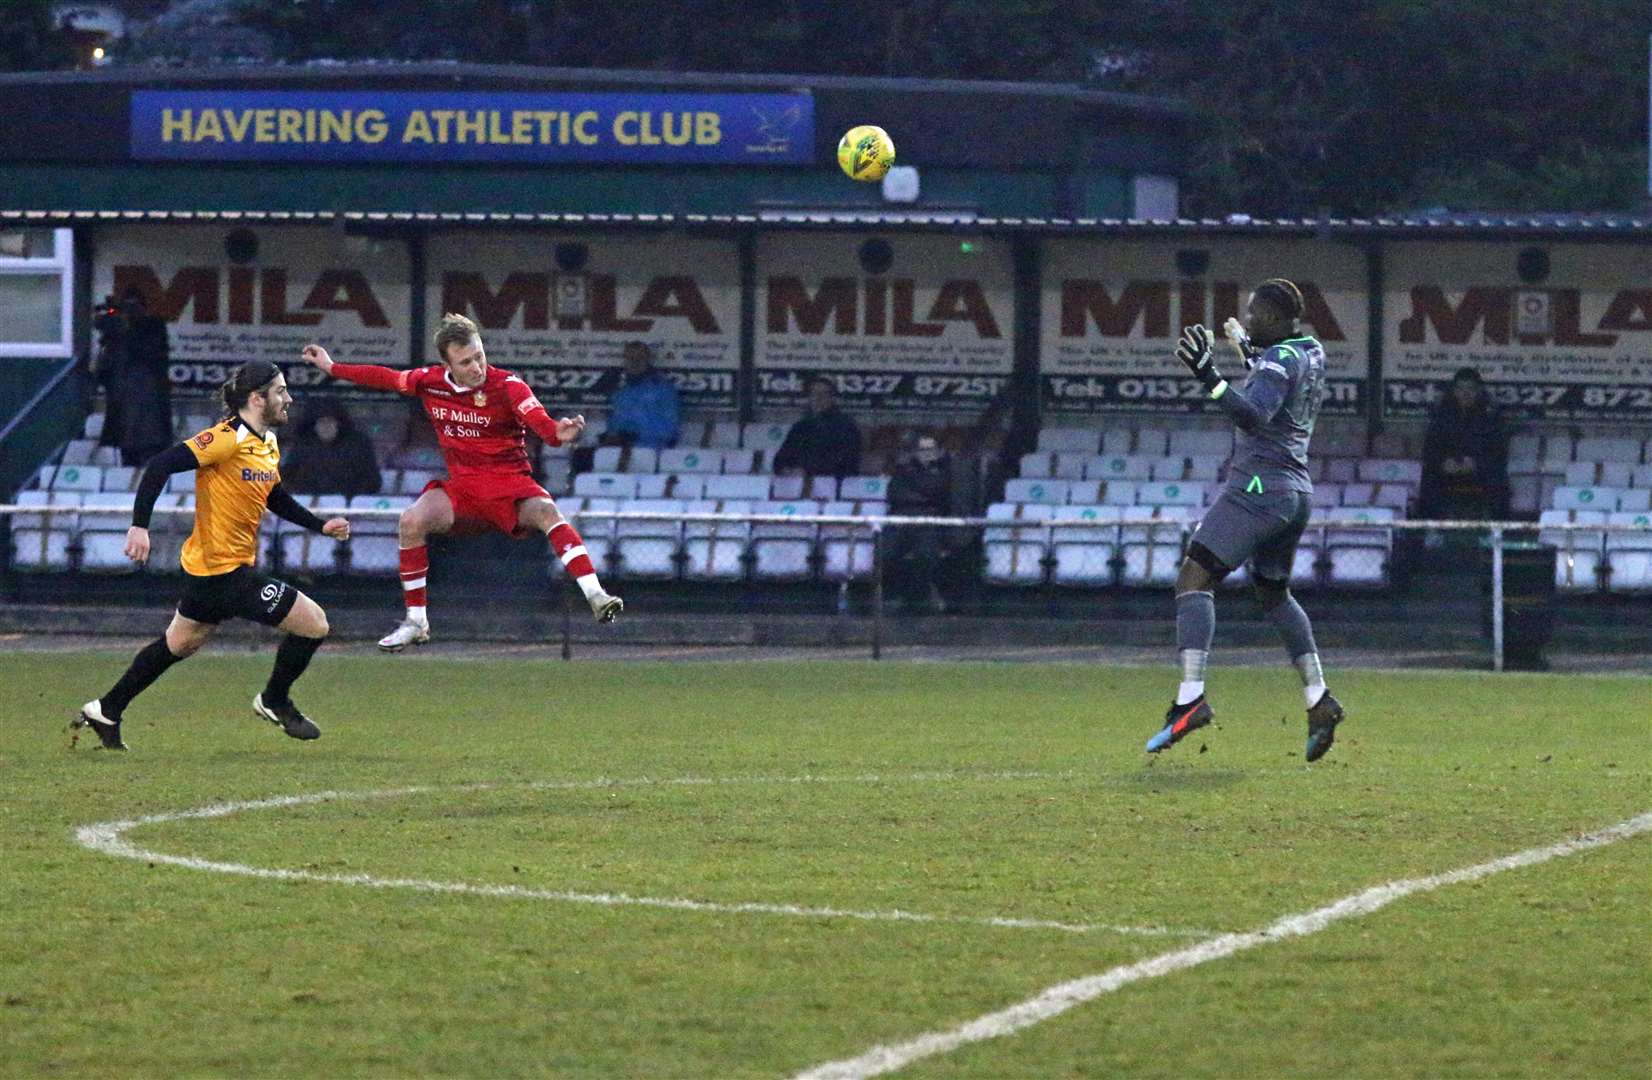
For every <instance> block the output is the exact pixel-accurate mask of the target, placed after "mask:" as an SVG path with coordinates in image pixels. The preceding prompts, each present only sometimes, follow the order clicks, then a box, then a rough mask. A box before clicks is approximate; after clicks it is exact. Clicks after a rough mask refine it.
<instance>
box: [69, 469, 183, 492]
mask: <svg viewBox="0 0 1652 1080" xmlns="http://www.w3.org/2000/svg"><path fill="white" fill-rule="evenodd" d="M179 476H181V477H184V478H185V479H186V480H187V481H188V482H189V486H190V490H192V491H193V490H194V487H195V474H194V473H177V474H175V476H174V479H176V478H177V477H179ZM102 486H103V470H102V469H100V468H98V467H97V466H96V465H63V466H59V467H58V470H57V472H56V473H54V474H53V476H52V490H53V491H97V490H98V489H99V488H101V487H102Z"/></svg>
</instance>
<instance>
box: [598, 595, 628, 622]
mask: <svg viewBox="0 0 1652 1080" xmlns="http://www.w3.org/2000/svg"><path fill="white" fill-rule="evenodd" d="M589 599H590V601H591V614H592V615H595V616H596V618H597V622H599V623H611V622H613V621H614V616H616V615H618V614H619V613H620V612H622V611H624V610H625V601H624V600H621V599H620V598H619V597H617V596H610V595H609V594H608V593H605V592H603V591H602V590H600V589H599V590H597V591H596V592H594V593H592V594H591V596H590V597H589Z"/></svg>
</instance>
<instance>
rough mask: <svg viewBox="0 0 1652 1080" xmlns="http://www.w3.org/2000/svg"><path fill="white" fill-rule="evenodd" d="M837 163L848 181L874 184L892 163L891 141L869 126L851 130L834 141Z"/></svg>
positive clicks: (893, 158)
mask: <svg viewBox="0 0 1652 1080" xmlns="http://www.w3.org/2000/svg"><path fill="white" fill-rule="evenodd" d="M837 163H838V165H839V166H841V167H842V169H843V172H844V174H845V175H847V176H848V177H849V179H851V180H860V181H862V182H864V183H868V184H874V183H877V182H878V181H879V180H882V179H883V178H884V176H885V175H886V174H888V172H889V166H891V165H893V164H895V143H894V140H892V139H890V137H889V133H888V132H887V131H885V130H883V129H882V128H880V127H874V126H873V125H871V124H862V125H860V126H859V127H852V128H850V129H849V130H848V131H847V132H845V133H844V135H843V138H842V139H840V140H838V144H837Z"/></svg>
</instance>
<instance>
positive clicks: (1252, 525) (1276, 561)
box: [1193, 488, 1309, 581]
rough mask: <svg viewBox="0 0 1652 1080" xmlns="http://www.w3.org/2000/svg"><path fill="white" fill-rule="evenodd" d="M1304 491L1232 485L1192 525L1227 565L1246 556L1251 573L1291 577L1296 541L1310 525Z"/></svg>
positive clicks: (1195, 533) (1236, 566) (1198, 540)
mask: <svg viewBox="0 0 1652 1080" xmlns="http://www.w3.org/2000/svg"><path fill="white" fill-rule="evenodd" d="M1308 510H1309V507H1308V496H1307V495H1306V494H1304V493H1303V492H1300V491H1290V490H1279V491H1268V492H1256V493H1251V492H1246V491H1236V490H1234V489H1232V488H1229V489H1228V490H1226V491H1224V492H1222V494H1221V496H1220V497H1218V498H1217V500H1216V501H1215V502H1214V503H1212V504H1211V506H1210V509H1209V510H1206V511H1205V516H1204V518H1203V519H1202V520H1201V521H1200V522H1199V527H1198V528H1197V529H1195V530H1193V543H1196V544H1200V545H1202V546H1203V547H1204V548H1205V549H1206V550H1207V551H1209V552H1210V553H1211V554H1212V555H1214V556H1216V557H1217V558H1218V559H1220V560H1221V562H1222V565H1223V566H1225V567H1227V568H1228V569H1229V570H1237V569H1239V567H1241V566H1243V565H1245V563H1246V561H1247V560H1248V561H1249V562H1250V564H1251V568H1250V570H1251V574H1252V575H1253V576H1255V577H1264V578H1271V579H1273V580H1275V581H1289V580H1290V576H1291V565H1292V564H1293V563H1294V562H1295V561H1296V545H1297V544H1298V542H1300V541H1301V539H1302V530H1303V529H1305V528H1307V527H1308Z"/></svg>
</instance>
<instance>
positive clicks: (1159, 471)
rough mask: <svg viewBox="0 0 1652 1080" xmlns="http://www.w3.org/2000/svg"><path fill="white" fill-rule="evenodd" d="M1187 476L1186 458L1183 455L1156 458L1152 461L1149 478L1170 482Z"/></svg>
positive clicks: (1160, 481)
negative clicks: (1151, 470)
mask: <svg viewBox="0 0 1652 1080" xmlns="http://www.w3.org/2000/svg"><path fill="white" fill-rule="evenodd" d="M1186 478H1187V459H1186V458H1184V457H1167V458H1157V459H1155V460H1154V462H1153V472H1152V476H1151V479H1153V480H1155V481H1158V482H1159V483H1171V482H1174V481H1177V480H1184V479H1186Z"/></svg>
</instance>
